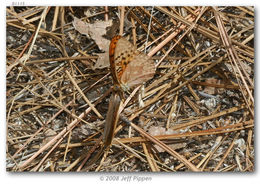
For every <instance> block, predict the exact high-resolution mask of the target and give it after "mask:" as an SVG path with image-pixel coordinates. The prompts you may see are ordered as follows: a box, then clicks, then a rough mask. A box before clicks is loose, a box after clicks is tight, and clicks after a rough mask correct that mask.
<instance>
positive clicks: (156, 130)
mask: <svg viewBox="0 0 260 186" xmlns="http://www.w3.org/2000/svg"><path fill="white" fill-rule="evenodd" d="M148 133H149V134H151V135H152V136H160V135H170V134H176V133H177V132H176V131H174V130H172V129H168V130H166V129H165V128H164V127H155V126H152V127H150V129H149V131H148ZM186 145H187V144H186V143H183V142H182V143H175V144H170V145H168V146H169V147H171V148H172V149H173V150H176V149H180V148H183V147H185V146H186ZM154 147H155V148H156V149H157V150H158V152H165V150H163V149H162V148H160V147H159V146H157V145H154Z"/></svg>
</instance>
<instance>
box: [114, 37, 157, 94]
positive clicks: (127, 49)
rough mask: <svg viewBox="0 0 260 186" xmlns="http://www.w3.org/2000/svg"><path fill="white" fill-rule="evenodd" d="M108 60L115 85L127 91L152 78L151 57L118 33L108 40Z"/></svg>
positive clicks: (153, 70) (153, 65)
mask: <svg viewBox="0 0 260 186" xmlns="http://www.w3.org/2000/svg"><path fill="white" fill-rule="evenodd" d="M109 62H110V70H111V73H112V78H113V82H114V85H115V87H119V88H120V89H121V90H123V91H127V92H128V91H129V90H130V89H131V88H133V87H135V86H138V85H141V84H142V83H144V82H146V81H148V80H150V79H151V78H153V76H154V74H155V70H156V69H155V64H154V62H153V60H152V59H150V58H149V57H148V56H147V55H146V54H144V53H142V52H140V51H138V50H137V49H136V47H135V46H134V45H133V44H132V43H130V42H129V41H128V40H127V39H125V38H124V37H121V36H119V35H117V36H114V37H113V38H112V40H111V42H110V46H109Z"/></svg>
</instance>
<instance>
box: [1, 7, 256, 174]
mask: <svg viewBox="0 0 260 186" xmlns="http://www.w3.org/2000/svg"><path fill="white" fill-rule="evenodd" d="M119 12H124V13H123V14H122V13H121V14H120V16H118V15H119ZM74 17H77V18H80V19H81V21H83V22H85V23H88V26H89V27H92V26H93V25H95V23H96V22H97V21H98V20H99V21H100V20H101V21H105V22H108V21H109V20H113V24H112V26H110V27H104V28H103V29H105V30H106V34H105V35H104V36H103V38H102V39H104V41H106V40H110V39H111V38H112V37H113V36H114V35H115V34H118V33H122V34H123V35H124V36H125V37H127V38H128V39H129V40H130V41H131V42H133V43H134V44H137V47H138V48H139V50H145V51H146V52H147V54H148V55H149V56H151V57H152V59H153V60H154V62H155V63H156V67H157V70H156V74H155V76H154V77H153V79H152V80H150V81H149V82H146V84H145V95H144V96H143V98H142V99H143V102H144V106H143V107H140V106H139V101H138V95H137V93H138V88H136V89H135V90H134V91H133V92H131V95H128V94H125V100H124V103H123V105H121V107H120V112H121V114H120V118H121V119H120V120H119V122H118V124H117V128H116V131H115V138H114V140H113V142H112V146H111V148H110V149H109V150H108V151H105V152H104V153H103V152H102V153H101V151H100V150H101V147H100V146H101V144H102V134H103V129H104V123H105V118H106V113H107V111H108V102H109V97H110V94H111V87H112V86H113V83H112V78H111V76H110V70H109V67H108V61H107V59H103V58H102V59H103V61H102V60H100V57H101V56H102V55H104V56H105V55H108V54H107V48H106V47H108V46H106V45H105V46H102V47H104V48H102V47H101V45H97V43H98V42H99V41H100V36H95V38H94V36H93V35H92V34H93V33H85V34H82V33H79V31H78V30H76V29H75V22H73V20H74ZM6 24H7V25H6V26H7V27H6V34H7V36H6V37H7V39H6V40H7V43H6V69H7V70H6V87H7V88H6V120H7V121H6V123H7V149H6V157H7V162H6V170H7V171H52V172H54V171H61V172H66V171H130V172H131V171H155V172H157V171H166V172H170V171H217V172H227V171H229V172H237V171H241V172H252V171H254V97H253V95H254V8H253V7H7V9H6ZM79 24H80V22H79ZM97 29H101V28H98V26H97ZM98 32H99V31H98ZM97 34H98V33H97ZM102 41H103V40H102ZM101 43H102V42H101ZM102 53H103V54H102ZM97 60H100V62H101V64H99V65H98V66H97V64H96V63H97ZM100 62H99V63H100ZM130 121H131V122H130ZM97 155H100V158H97Z"/></svg>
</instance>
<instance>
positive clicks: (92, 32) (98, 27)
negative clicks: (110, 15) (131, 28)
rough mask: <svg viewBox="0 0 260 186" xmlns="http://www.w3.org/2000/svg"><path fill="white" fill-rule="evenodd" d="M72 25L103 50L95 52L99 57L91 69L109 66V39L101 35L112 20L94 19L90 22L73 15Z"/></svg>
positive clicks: (110, 24) (104, 33)
mask: <svg viewBox="0 0 260 186" xmlns="http://www.w3.org/2000/svg"><path fill="white" fill-rule="evenodd" d="M73 26H74V28H75V29H76V30H77V31H78V32H79V33H81V34H83V35H86V36H88V37H90V38H91V39H93V40H94V41H95V42H96V44H97V45H98V48H99V49H100V50H102V51H104V53H101V54H97V55H98V56H99V58H98V60H97V62H96V64H95V66H94V67H93V69H96V68H99V69H102V68H106V67H108V66H109V55H108V50H109V43H110V41H109V40H107V39H106V38H104V37H103V35H106V31H107V27H111V26H112V20H108V21H96V22H95V23H93V24H90V23H86V22H84V21H81V20H80V19H78V18H76V17H74V21H73Z"/></svg>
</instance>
